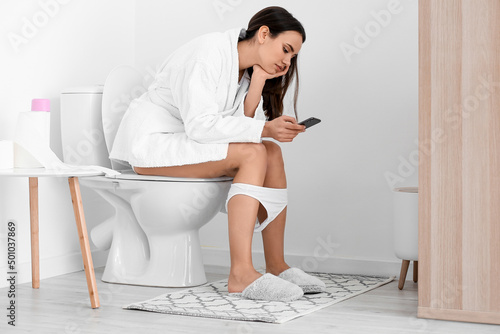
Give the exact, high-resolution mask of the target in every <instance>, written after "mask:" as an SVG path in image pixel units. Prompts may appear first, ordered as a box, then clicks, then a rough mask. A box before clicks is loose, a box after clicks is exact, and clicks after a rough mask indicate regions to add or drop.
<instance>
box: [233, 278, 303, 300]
mask: <svg viewBox="0 0 500 334" xmlns="http://www.w3.org/2000/svg"><path fill="white" fill-rule="evenodd" d="M229 295H230V296H232V297H243V298H247V299H253V300H268V301H279V302H290V301H292V300H296V299H299V298H300V297H302V296H303V295H304V292H303V291H302V289H301V288H300V287H298V286H297V285H295V284H293V283H290V282H288V281H286V280H284V279H281V278H279V277H277V276H274V275H273V274H270V273H267V274H264V275H262V276H261V277H259V278H257V279H256V280H255V281H253V282H252V284H250V285H249V286H247V287H246V288H245V290H243V292H233V293H229Z"/></svg>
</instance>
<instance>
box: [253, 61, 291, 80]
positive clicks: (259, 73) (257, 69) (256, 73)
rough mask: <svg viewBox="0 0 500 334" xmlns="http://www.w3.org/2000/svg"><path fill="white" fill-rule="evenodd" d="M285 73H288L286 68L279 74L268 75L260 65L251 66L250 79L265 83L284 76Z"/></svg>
mask: <svg viewBox="0 0 500 334" xmlns="http://www.w3.org/2000/svg"><path fill="white" fill-rule="evenodd" d="M286 72H288V66H286V67H285V69H284V70H283V71H281V72H277V73H269V72H267V71H266V70H264V69H263V68H262V67H261V66H260V65H253V73H252V78H259V79H262V80H264V81H266V80H268V79H273V78H277V77H280V76H282V75H285V74H286Z"/></svg>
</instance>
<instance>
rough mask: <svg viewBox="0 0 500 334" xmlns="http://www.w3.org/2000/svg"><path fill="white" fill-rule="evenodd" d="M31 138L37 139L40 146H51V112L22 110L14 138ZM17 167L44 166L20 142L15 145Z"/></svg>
mask: <svg viewBox="0 0 500 334" xmlns="http://www.w3.org/2000/svg"><path fill="white" fill-rule="evenodd" d="M27 138H29V139H30V140H32V141H34V142H35V141H36V143H37V145H38V146H42V145H43V146H44V147H49V144H50V113H49V112H22V113H19V115H18V116H17V125H16V132H15V137H14V140H15V141H16V142H18V143H19V142H20V140H21V139H24V140H25V141H26V140H27ZM14 167H15V168H43V167H44V165H43V164H41V163H40V162H39V161H38V160H37V159H36V158H34V157H33V155H32V154H31V153H30V152H28V151H27V150H26V149H25V148H24V147H23V146H20V145H19V144H15V145H14Z"/></svg>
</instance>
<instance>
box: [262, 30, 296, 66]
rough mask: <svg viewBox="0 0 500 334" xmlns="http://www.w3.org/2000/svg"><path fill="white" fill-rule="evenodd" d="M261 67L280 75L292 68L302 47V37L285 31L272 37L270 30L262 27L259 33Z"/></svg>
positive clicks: (294, 32)
mask: <svg viewBox="0 0 500 334" xmlns="http://www.w3.org/2000/svg"><path fill="white" fill-rule="evenodd" d="M257 38H258V42H259V43H260V48H259V59H260V63H259V65H260V66H261V67H262V68H263V69H264V70H265V71H266V72H268V73H272V74H273V73H278V72H282V71H284V70H287V71H288V69H289V68H290V62H291V59H292V57H295V56H296V55H297V54H298V53H299V51H300V48H301V47H302V35H301V34H300V33H298V32H297V31H293V30H290V31H285V32H282V33H281V34H279V35H278V36H276V37H275V38H273V37H271V35H270V33H269V28H267V27H266V26H262V27H261V28H260V29H259V32H258V36H257Z"/></svg>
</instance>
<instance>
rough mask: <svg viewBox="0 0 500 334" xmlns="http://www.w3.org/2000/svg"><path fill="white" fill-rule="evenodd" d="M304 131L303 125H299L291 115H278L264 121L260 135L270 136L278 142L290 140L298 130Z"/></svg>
mask: <svg viewBox="0 0 500 334" xmlns="http://www.w3.org/2000/svg"><path fill="white" fill-rule="evenodd" d="M304 131H306V127H305V125H299V124H298V123H297V120H296V119H295V118H293V117H291V116H286V115H283V116H280V117H278V118H275V119H273V120H272V121H268V122H266V124H265V125H264V130H263V131H262V137H271V138H274V139H276V140H277V141H279V142H282V143H284V142H291V141H292V140H293V139H294V138H295V137H296V136H297V135H298V134H299V133H300V132H304Z"/></svg>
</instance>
